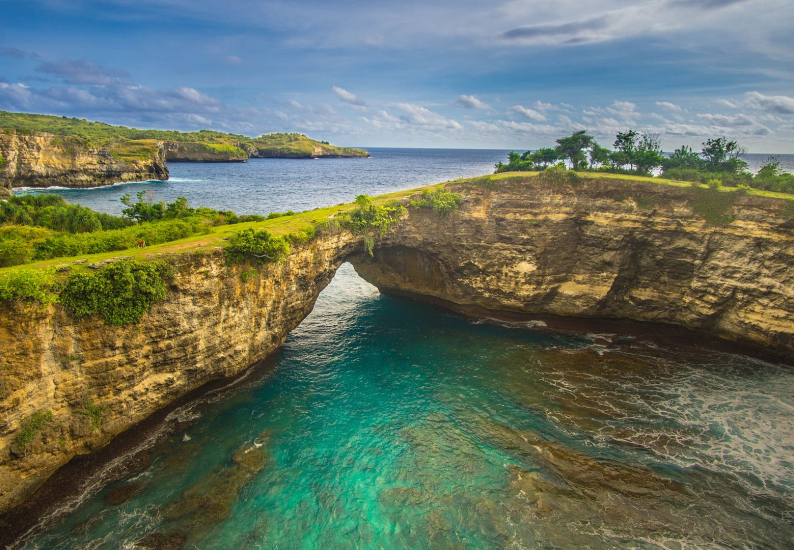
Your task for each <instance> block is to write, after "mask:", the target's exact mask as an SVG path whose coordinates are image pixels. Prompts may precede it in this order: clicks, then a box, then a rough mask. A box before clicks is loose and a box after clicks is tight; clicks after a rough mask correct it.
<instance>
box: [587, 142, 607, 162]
mask: <svg viewBox="0 0 794 550" xmlns="http://www.w3.org/2000/svg"><path fill="white" fill-rule="evenodd" d="M610 153H612V151H610V150H609V149H607V148H606V147H601V146H600V145H599V144H598V143H595V142H593V146H592V148H591V149H590V168H595V166H596V164H600V165H602V166H603V165H604V164H607V163H608V162H609V159H610V156H609V155H610Z"/></svg>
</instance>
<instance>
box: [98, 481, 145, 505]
mask: <svg viewBox="0 0 794 550" xmlns="http://www.w3.org/2000/svg"><path fill="white" fill-rule="evenodd" d="M142 487H143V484H142V483H129V484H127V485H122V486H121V487H115V488H113V489H111V490H110V491H108V493H107V494H106V495H105V502H107V503H108V504H110V505H111V506H116V505H119V504H122V503H124V502H127V501H128V500H129V499H131V498H132V497H134V496H135V495H137V494H138V492H140V490H141V488H142Z"/></svg>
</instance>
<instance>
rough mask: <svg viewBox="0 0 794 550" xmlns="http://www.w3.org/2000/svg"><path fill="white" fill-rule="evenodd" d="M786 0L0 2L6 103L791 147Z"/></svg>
mask: <svg viewBox="0 0 794 550" xmlns="http://www.w3.org/2000/svg"><path fill="white" fill-rule="evenodd" d="M792 27H794V0H603V1H602V0H548V1H546V0H507V1H502V0H492V1H491V2H476V1H473V0H438V1H431V0H425V1H420V0H392V1H390V2H383V1H380V0H367V1H363V0H335V1H331V2H329V1H328V0H323V1H317V0H306V1H300V0H292V1H286V0H277V1H269V0H258V1H255V0H235V1H234V2H228V1H227V2H221V1H218V0H212V1H188V0H103V1H91V0H0V109H1V110H8V111H19V112H36V113H46V114H54V115H65V116H75V117H79V118H87V119H89V120H101V121H104V122H108V123H111V124H123V125H126V126H134V127H138V128H160V129H178V130H199V129H204V128H207V129H216V130H220V131H226V132H234V133H240V134H246V135H251V136H255V135H259V134H263V133H270V132H300V133H305V134H307V135H309V136H310V137H312V138H314V139H318V140H327V141H330V142H331V143H334V144H337V145H346V146H370V147H377V146H381V147H441V148H493V149H515V150H519V151H524V150H528V149H536V148H538V147H544V146H549V145H553V143H554V140H555V139H556V138H558V137H561V136H564V135H567V134H570V133H571V132H573V131H577V130H587V131H588V133H590V134H592V135H594V136H595V137H596V138H597V139H598V141H599V142H600V143H601V144H602V145H605V146H611V145H612V142H613V141H614V136H615V133H617V132H618V131H624V130H627V129H630V128H631V129H634V130H637V131H645V132H656V133H659V134H660V137H661V139H662V145H663V147H664V149H665V150H672V149H674V148H676V147H679V146H681V145H683V144H686V145H690V146H692V147H694V148H696V149H699V148H700V145H701V143H702V142H703V141H704V140H705V139H706V138H709V137H717V136H723V135H724V136H727V137H728V138H730V139H736V140H737V141H738V142H739V143H740V144H742V145H744V146H746V147H747V149H748V150H749V151H751V152H758V153H794V41H793V40H791V28H792Z"/></svg>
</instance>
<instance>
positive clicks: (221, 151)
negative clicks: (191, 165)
mask: <svg viewBox="0 0 794 550" xmlns="http://www.w3.org/2000/svg"><path fill="white" fill-rule="evenodd" d="M165 151H166V152H165V158H166V160H167V161H168V162H245V161H247V160H248V153H247V152H246V151H244V150H242V149H240V148H239V147H235V146H233V145H224V144H213V143H190V142H175V141H169V142H166V144H165Z"/></svg>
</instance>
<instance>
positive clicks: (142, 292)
mask: <svg viewBox="0 0 794 550" xmlns="http://www.w3.org/2000/svg"><path fill="white" fill-rule="evenodd" d="M172 275H173V267H172V266H171V264H169V263H167V262H165V261H162V260H161V261H155V262H138V261H133V260H125V261H121V262H116V263H113V264H110V265H108V266H105V267H103V268H102V269H100V270H99V271H97V272H95V273H73V274H71V275H70V276H69V278H68V279H67V281H66V285H65V286H64V289H63V291H62V292H61V303H62V304H63V306H64V307H65V308H66V309H67V310H68V311H70V312H71V313H72V315H74V316H75V317H76V318H78V319H81V318H83V317H87V316H89V315H101V316H102V318H103V319H104V321H105V323H107V324H109V325H115V326H123V325H127V324H129V323H134V322H136V321H138V320H139V319H140V318H141V317H143V315H144V314H145V313H146V312H147V311H149V308H150V307H151V306H152V304H154V303H156V302H159V301H162V300H163V299H164V298H165V295H166V290H167V286H166V281H167V280H168V279H170V278H171V276H172Z"/></svg>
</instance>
